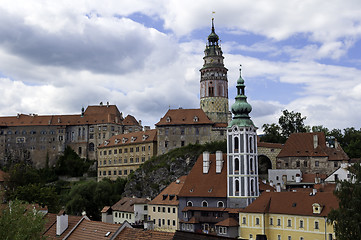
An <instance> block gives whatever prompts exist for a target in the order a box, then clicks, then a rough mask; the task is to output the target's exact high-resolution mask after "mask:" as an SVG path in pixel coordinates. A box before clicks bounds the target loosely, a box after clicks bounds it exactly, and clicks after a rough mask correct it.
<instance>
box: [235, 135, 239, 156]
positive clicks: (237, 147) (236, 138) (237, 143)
mask: <svg viewBox="0 0 361 240" xmlns="http://www.w3.org/2000/svg"><path fill="white" fill-rule="evenodd" d="M238 149H239V139H238V137H235V138H234V151H235V152H238Z"/></svg>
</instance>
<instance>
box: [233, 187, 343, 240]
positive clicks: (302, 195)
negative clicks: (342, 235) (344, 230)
mask: <svg viewBox="0 0 361 240" xmlns="http://www.w3.org/2000/svg"><path fill="white" fill-rule="evenodd" d="M332 208H333V209H337V208H338V200H337V198H336V196H335V195H334V194H333V193H332V192H319V193H315V194H312V193H311V194H310V193H308V192H265V193H263V194H262V195H261V196H260V197H259V198H257V199H256V200H255V201H254V202H253V203H252V204H251V205H249V206H248V207H246V208H245V209H242V210H241V212H240V213H239V226H240V227H239V237H240V238H242V239H256V236H257V235H266V236H267V239H272V240H309V239H311V240H325V239H327V240H332V239H335V233H334V228H333V226H332V224H328V223H327V215H328V213H329V212H330V211H331V209H332Z"/></svg>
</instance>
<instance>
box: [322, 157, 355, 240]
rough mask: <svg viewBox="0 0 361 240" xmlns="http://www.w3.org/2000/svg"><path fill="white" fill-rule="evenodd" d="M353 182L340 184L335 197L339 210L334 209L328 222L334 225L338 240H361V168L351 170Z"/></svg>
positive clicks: (353, 166)
mask: <svg viewBox="0 0 361 240" xmlns="http://www.w3.org/2000/svg"><path fill="white" fill-rule="evenodd" d="M349 171H350V172H351V173H352V174H353V176H352V181H341V182H338V188H337V189H336V191H335V195H336V196H337V198H338V199H339V208H338V209H333V210H332V211H331V212H330V213H329V215H328V220H329V222H331V223H334V227H335V232H336V238H337V239H338V240H354V239H360V236H361V166H360V164H354V165H352V166H351V167H350V168H349Z"/></svg>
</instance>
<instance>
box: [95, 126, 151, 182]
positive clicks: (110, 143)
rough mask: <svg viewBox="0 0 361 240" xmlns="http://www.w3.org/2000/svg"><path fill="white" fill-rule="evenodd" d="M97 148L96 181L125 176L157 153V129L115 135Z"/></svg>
mask: <svg viewBox="0 0 361 240" xmlns="http://www.w3.org/2000/svg"><path fill="white" fill-rule="evenodd" d="M98 150H99V151H98V181H100V180H102V179H103V178H110V179H111V180H115V179H117V178H118V177H127V176H128V175H129V174H130V173H132V172H133V171H135V170H136V169H137V168H138V167H139V166H140V165H141V164H142V163H144V162H145V161H146V160H149V159H150V158H151V157H152V156H154V155H156V154H157V131H156V130H155V129H153V130H147V131H139V132H133V133H127V134H121V135H116V136H113V137H111V138H110V139H109V140H107V141H105V142H104V143H103V144H102V145H100V146H99V147H98Z"/></svg>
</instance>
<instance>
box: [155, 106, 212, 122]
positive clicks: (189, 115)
mask: <svg viewBox="0 0 361 240" xmlns="http://www.w3.org/2000/svg"><path fill="white" fill-rule="evenodd" d="M167 119H168V121H167ZM194 124H213V122H212V121H211V120H210V119H209V118H208V117H207V115H206V114H205V113H204V112H203V110H202V109H169V110H168V112H167V113H166V114H165V115H164V117H162V118H161V119H160V121H159V122H158V123H156V124H155V125H156V126H166V125H194Z"/></svg>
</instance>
